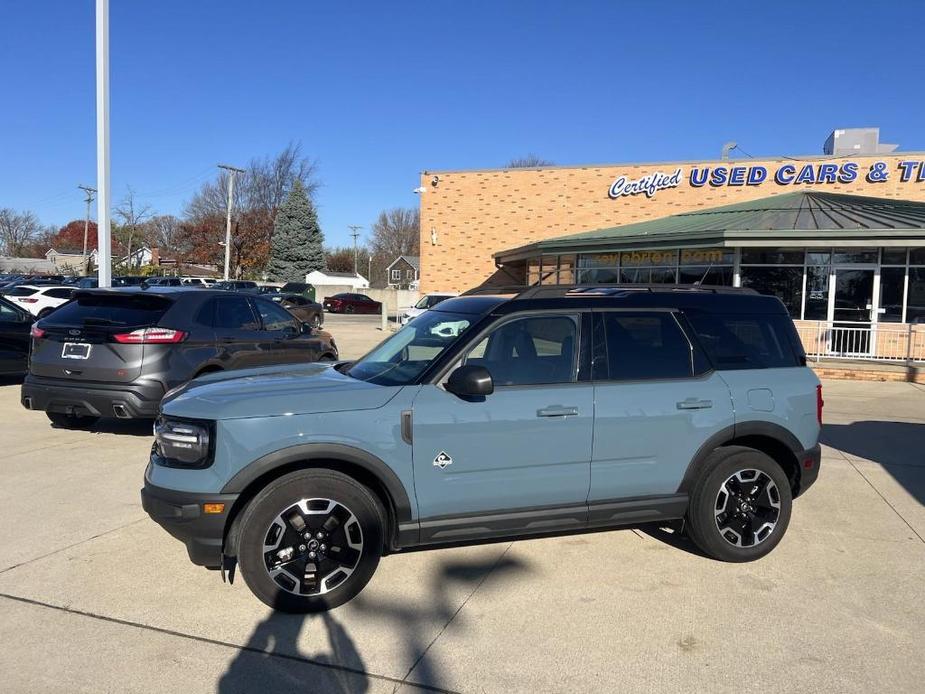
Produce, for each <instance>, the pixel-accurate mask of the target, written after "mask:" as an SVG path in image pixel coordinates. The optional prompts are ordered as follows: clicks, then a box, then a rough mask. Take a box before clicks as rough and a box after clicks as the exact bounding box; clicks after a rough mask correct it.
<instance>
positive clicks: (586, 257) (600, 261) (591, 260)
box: [578, 253, 620, 268]
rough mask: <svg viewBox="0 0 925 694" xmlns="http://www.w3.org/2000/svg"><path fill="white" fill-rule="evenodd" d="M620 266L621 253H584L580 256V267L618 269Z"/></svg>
mask: <svg viewBox="0 0 925 694" xmlns="http://www.w3.org/2000/svg"><path fill="white" fill-rule="evenodd" d="M619 265H620V254H619V253H583V254H581V255H580V256H578V267H580V268H593V267H609V268H616V267H619Z"/></svg>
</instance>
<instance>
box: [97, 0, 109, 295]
mask: <svg viewBox="0 0 925 694" xmlns="http://www.w3.org/2000/svg"><path fill="white" fill-rule="evenodd" d="M109 184H110V181H109V0H96V186H97V188H98V191H97V196H96V220H97V234H98V236H97V239H98V241H97V251H98V253H99V258H98V261H97V262H98V265H99V268H98V271H99V286H101V287H108V286H110V285H111V284H112V242H111V238H112V227H111V224H110V220H109V207H110V198H111V190H110V186H109Z"/></svg>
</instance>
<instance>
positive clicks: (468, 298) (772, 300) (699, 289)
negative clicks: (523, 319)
mask: <svg viewBox="0 0 925 694" xmlns="http://www.w3.org/2000/svg"><path fill="white" fill-rule="evenodd" d="M564 305H568V306H572V307H574V308H589V307H594V306H602V307H603V306H607V307H613V308H617V307H619V308H677V309H694V310H700V311H705V312H723V313H776V314H786V313H787V309H786V308H785V306H784V305H783V303H782V302H781V300H780V299H778V298H777V297H776V296H767V295H764V294H759V293H758V292H756V291H755V290H753V289H746V288H739V287H714V286H706V285H692V284H590V285H541V286H536V287H527V288H524V287H516V288H507V287H501V288H497V287H496V288H485V289H481V288H478V289H473V290H470V291H468V292H466V293H465V294H463V295H462V296H460V297H458V298H455V299H447V300H446V301H443V302H441V303H440V304H438V305H437V306H435V307H434V308H433V309H431V310H443V311H457V312H461V313H486V312H488V311H494V312H495V313H498V314H504V313H511V312H513V311H523V310H531V309H556V308H559V309H561V308H563V306H564Z"/></svg>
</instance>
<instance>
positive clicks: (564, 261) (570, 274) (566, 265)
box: [559, 255, 575, 284]
mask: <svg viewBox="0 0 925 694" xmlns="http://www.w3.org/2000/svg"><path fill="white" fill-rule="evenodd" d="M559 284H575V256H574V255H560V256H559Z"/></svg>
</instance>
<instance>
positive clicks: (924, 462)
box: [820, 421, 925, 504]
mask: <svg viewBox="0 0 925 694" xmlns="http://www.w3.org/2000/svg"><path fill="white" fill-rule="evenodd" d="M820 441H821V442H822V443H824V444H825V445H827V446H831V447H832V448H837V449H838V450H840V451H842V452H844V453H847V454H848V455H851V456H855V457H858V458H864V459H865V460H870V461H871V462H874V463H878V464H880V465H882V466H883V469H884V470H886V471H887V472H888V473H890V475H892V477H893V478H894V479H895V480H896V481H897V482H898V483H899V484H901V485H902V486H903V487H904V488H905V489H906V491H908V492H909V494H911V495H912V496H913V497H914V498H915V499H916V501H918V502H919V503H920V504H925V424H917V423H914V422H882V421H879V422H878V421H862V422H853V423H852V424H825V425H823V427H822V436H821V437H820Z"/></svg>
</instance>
